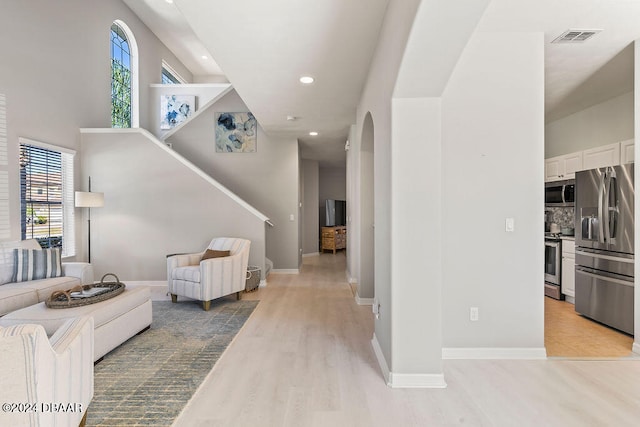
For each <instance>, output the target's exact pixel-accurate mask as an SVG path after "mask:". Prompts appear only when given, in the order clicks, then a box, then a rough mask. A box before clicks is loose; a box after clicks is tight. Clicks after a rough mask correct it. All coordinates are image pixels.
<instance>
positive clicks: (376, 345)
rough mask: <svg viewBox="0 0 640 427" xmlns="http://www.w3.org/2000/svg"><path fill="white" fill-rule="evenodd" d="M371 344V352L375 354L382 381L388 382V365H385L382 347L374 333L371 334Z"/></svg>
mask: <svg viewBox="0 0 640 427" xmlns="http://www.w3.org/2000/svg"><path fill="white" fill-rule="evenodd" d="M371 346H372V347H373V353H374V354H375V355H376V359H377V360H378V365H379V366H380V370H382V377H383V378H384V381H385V382H386V383H387V384H389V377H390V372H389V365H387V361H386V359H385V358H384V354H383V353H382V348H381V347H380V343H379V342H378V337H376V334H375V333H374V334H373V338H372V339H371Z"/></svg>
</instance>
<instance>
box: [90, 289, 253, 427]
mask: <svg viewBox="0 0 640 427" xmlns="http://www.w3.org/2000/svg"><path fill="white" fill-rule="evenodd" d="M257 305H258V301H251V300H246V301H245V300H240V301H236V299H235V296H230V297H227V298H220V299H218V300H216V301H212V302H211V310H210V311H208V312H206V311H204V310H202V305H201V304H198V303H196V302H190V301H189V302H178V303H177V304H172V303H171V302H169V301H154V302H153V322H152V324H151V329H149V330H147V331H146V332H144V333H143V334H141V335H137V336H135V337H133V338H131V339H130V340H128V341H127V342H125V343H124V344H122V345H121V346H120V347H118V348H116V349H115V350H113V351H112V352H111V353H109V354H107V355H106V356H105V357H104V360H102V361H101V362H100V363H98V364H97V365H96V366H95V372H94V378H95V379H94V389H95V391H94V397H93V400H92V401H91V404H90V405H89V409H88V415H87V424H86V425H87V426H143V425H144V426H148V425H153V426H170V425H171V424H172V423H173V421H174V419H175V418H177V416H178V415H179V414H180V411H181V410H182V408H183V407H184V406H185V405H186V403H187V402H188V401H189V399H190V398H191V396H192V395H193V393H194V392H195V391H196V389H197V388H198V386H199V385H200V383H202V381H203V380H204V378H205V377H206V376H207V374H208V373H209V371H211V368H212V367H213V365H215V363H216V361H217V360H218V359H219V358H220V356H221V355H222V352H224V350H225V349H226V348H227V346H228V345H229V343H230V342H231V340H233V338H234V337H235V335H236V334H237V333H238V331H239V330H240V328H242V325H244V323H245V321H246V320H247V319H248V318H249V316H250V315H251V313H252V312H253V310H254V309H255V307H256V306H257Z"/></svg>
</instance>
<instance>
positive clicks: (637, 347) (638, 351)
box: [631, 342, 640, 354]
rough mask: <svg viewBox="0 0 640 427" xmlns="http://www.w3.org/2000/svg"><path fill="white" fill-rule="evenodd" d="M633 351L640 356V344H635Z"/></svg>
mask: <svg viewBox="0 0 640 427" xmlns="http://www.w3.org/2000/svg"><path fill="white" fill-rule="evenodd" d="M631 351H632V352H634V353H636V354H640V343H637V342H634V343H633V347H631Z"/></svg>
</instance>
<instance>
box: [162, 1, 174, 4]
mask: <svg viewBox="0 0 640 427" xmlns="http://www.w3.org/2000/svg"><path fill="white" fill-rule="evenodd" d="M164 1H166V2H167V3H169V4H172V3H173V0H164Z"/></svg>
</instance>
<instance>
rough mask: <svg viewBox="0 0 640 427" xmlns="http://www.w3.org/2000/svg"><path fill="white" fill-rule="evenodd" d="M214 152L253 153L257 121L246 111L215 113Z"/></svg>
mask: <svg viewBox="0 0 640 427" xmlns="http://www.w3.org/2000/svg"><path fill="white" fill-rule="evenodd" d="M215 122H216V123H215V128H216V152H217V153H255V152H256V142H257V141H256V140H257V134H258V123H257V121H256V118H255V117H254V115H253V114H252V113H250V112H246V113H216V114H215Z"/></svg>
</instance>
